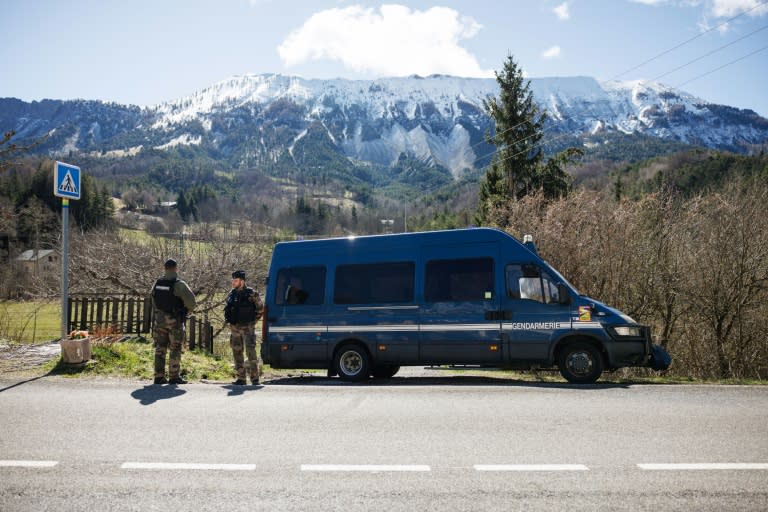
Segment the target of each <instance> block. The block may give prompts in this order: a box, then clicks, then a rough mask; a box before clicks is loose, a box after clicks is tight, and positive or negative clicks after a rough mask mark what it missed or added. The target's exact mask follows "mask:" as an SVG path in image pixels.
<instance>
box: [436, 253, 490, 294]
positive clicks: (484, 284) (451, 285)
mask: <svg viewBox="0 0 768 512" xmlns="http://www.w3.org/2000/svg"><path fill="white" fill-rule="evenodd" d="M493 290H494V287H493V259H492V258H467V259H461V260H432V261H429V262H427V272H426V276H425V283H424V300H426V301H427V302H455V301H477V300H490V299H492V298H493Z"/></svg>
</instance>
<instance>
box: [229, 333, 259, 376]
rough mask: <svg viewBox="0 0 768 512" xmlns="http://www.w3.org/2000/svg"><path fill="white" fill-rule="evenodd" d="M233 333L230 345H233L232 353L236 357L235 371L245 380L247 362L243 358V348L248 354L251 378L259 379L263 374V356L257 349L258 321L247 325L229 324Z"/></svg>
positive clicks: (230, 337)
mask: <svg viewBox="0 0 768 512" xmlns="http://www.w3.org/2000/svg"><path fill="white" fill-rule="evenodd" d="M229 329H230V331H231V335H230V336H229V346H230V347H232V355H233V356H234V358H235V372H236V373H237V378H238V380H245V370H246V363H245V360H244V358H243V350H244V349H245V354H246V355H247V356H248V363H247V368H248V373H249V375H250V378H251V380H259V377H260V376H261V356H260V355H259V353H258V352H257V351H256V323H255V322H253V323H250V324H245V325H233V324H230V325H229Z"/></svg>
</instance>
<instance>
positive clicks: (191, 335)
mask: <svg viewBox="0 0 768 512" xmlns="http://www.w3.org/2000/svg"><path fill="white" fill-rule="evenodd" d="M187 341H189V350H195V341H196V340H195V317H194V316H190V317H189V337H188V340H187Z"/></svg>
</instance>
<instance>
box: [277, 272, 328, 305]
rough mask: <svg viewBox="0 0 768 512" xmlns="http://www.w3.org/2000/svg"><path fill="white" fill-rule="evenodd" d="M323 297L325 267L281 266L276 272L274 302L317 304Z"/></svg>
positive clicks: (280, 303)
mask: <svg viewBox="0 0 768 512" xmlns="http://www.w3.org/2000/svg"><path fill="white" fill-rule="evenodd" d="M324 297H325V267H294V268H282V269H280V270H279V271H278V272H277V288H276V290H275V304H277V305H285V306H294V305H297V304H303V305H307V306H317V305H320V304H322V303H323V300H324Z"/></svg>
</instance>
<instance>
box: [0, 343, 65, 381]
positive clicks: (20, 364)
mask: <svg viewBox="0 0 768 512" xmlns="http://www.w3.org/2000/svg"><path fill="white" fill-rule="evenodd" d="M60 355H61V345H59V341H58V340H56V341H52V342H48V343H42V344H37V345H25V344H15V343H8V342H6V341H0V373H4V374H5V373H15V372H24V371H29V370H35V369H37V368H39V367H41V366H42V365H44V364H45V363H47V362H48V361H50V360H51V359H56V358H57V357H59V356H60Z"/></svg>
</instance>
